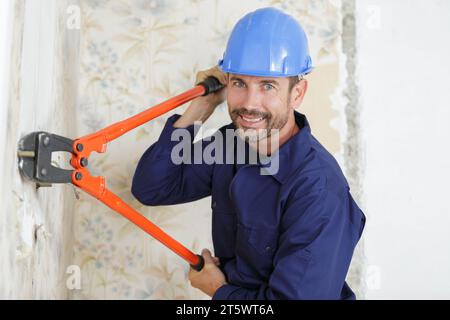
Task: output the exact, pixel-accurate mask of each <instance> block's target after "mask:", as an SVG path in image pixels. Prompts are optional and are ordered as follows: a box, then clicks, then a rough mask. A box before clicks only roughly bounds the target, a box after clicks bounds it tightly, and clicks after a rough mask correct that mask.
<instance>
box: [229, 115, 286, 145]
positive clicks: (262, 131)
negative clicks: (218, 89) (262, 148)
mask: <svg viewBox="0 0 450 320" xmlns="http://www.w3.org/2000/svg"><path fill="white" fill-rule="evenodd" d="M241 116H250V117H256V118H262V119H263V120H262V121H264V123H265V126H264V127H263V128H257V129H255V128H246V127H243V126H241V125H240V124H239V122H238V119H239V118H240V117H241ZM230 118H231V120H232V122H233V124H234V126H235V127H236V129H237V131H238V134H239V136H240V137H241V139H243V140H245V141H249V142H258V141H262V140H264V139H267V138H269V137H270V136H271V135H272V133H273V132H272V130H277V133H279V132H280V130H281V129H282V128H283V127H284V126H285V125H286V123H287V122H288V119H289V109H287V110H286V112H285V113H283V114H280V115H273V114H271V113H269V112H262V111H257V110H247V109H246V108H237V109H235V110H233V111H232V112H230Z"/></svg>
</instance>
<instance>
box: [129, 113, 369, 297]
mask: <svg viewBox="0 0 450 320" xmlns="http://www.w3.org/2000/svg"><path fill="white" fill-rule="evenodd" d="M179 117H180V115H173V116H171V117H170V118H169V119H168V121H167V122H166V125H165V127H164V129H163V131H162V133H161V135H160V137H159V139H158V141H157V142H156V143H154V144H153V145H151V146H150V147H149V148H148V149H147V150H146V151H145V153H144V154H143V156H142V158H141V159H140V161H139V163H138V166H137V168H136V172H135V174H134V178H133V184H132V193H133V195H134V196H135V197H136V198H137V199H138V200H139V201H140V202H142V203H143V204H146V205H151V206H158V205H172V204H179V203H185V202H190V201H194V200H198V199H201V198H204V197H207V196H212V199H211V208H212V238H213V244H214V254H215V256H217V257H219V258H220V262H221V266H220V268H221V270H222V271H223V272H224V274H225V276H226V279H227V282H228V284H226V285H224V286H222V287H221V288H219V289H218V290H217V291H216V293H215V294H214V296H213V299H222V300H223V299H354V298H355V295H354V293H353V292H352V290H351V289H350V287H349V286H348V285H347V283H346V281H345V277H346V275H347V271H348V268H349V265H350V262H351V259H352V255H353V251H354V249H355V246H356V244H357V242H358V240H359V239H360V237H361V234H362V231H363V229H364V224H365V216H364V214H363V212H362V211H361V210H360V208H359V207H358V206H357V204H356V203H355V201H354V200H353V198H352V196H351V194H350V191H349V186H348V183H347V181H346V179H345V177H344V175H343V173H342V171H341V169H340V168H339V166H338V164H337V162H336V160H335V159H334V158H333V156H332V155H331V154H330V153H329V152H327V151H326V150H325V148H324V147H323V146H322V145H321V144H320V143H319V142H318V141H317V140H316V139H315V138H314V137H313V136H312V134H311V130H310V126H309V124H308V121H307V120H306V117H305V116H304V115H302V114H300V113H298V112H295V119H296V123H297V125H298V126H299V128H300V131H299V132H298V133H297V134H295V135H294V136H293V137H291V138H290V139H289V140H288V141H287V142H286V143H285V144H283V145H282V146H281V147H280V149H279V152H278V154H277V155H275V156H278V157H279V158H278V159H277V160H278V161H279V169H278V170H277V172H274V174H266V175H262V174H261V173H260V170H261V167H264V166H266V167H267V164H266V165H263V164H262V163H257V164H254V163H253V164H246V163H243V164H218V163H215V164H214V163H213V164H206V163H201V164H186V163H185V164H174V163H173V162H172V161H171V151H172V148H173V147H174V146H175V145H176V144H178V143H180V142H179V141H171V134H172V132H173V131H174V130H175V128H174V127H173V124H174V123H175V121H176V120H177V119H178V118H179ZM187 129H188V130H189V132H191V137H192V140H193V138H194V130H195V129H194V125H191V126H189V127H188V128H187ZM226 129H235V127H234V125H233V124H229V125H227V126H224V127H222V128H221V129H219V130H220V132H222V133H223V136H225V130H226ZM192 140H190V141H189V143H193V142H192ZM196 143H202V146H203V147H204V146H206V145H207V142H205V141H199V142H196ZM228 148H230V145H229V144H228V145H227V144H226V143H225V144H224V152H227V151H229V150H230V149H228Z"/></svg>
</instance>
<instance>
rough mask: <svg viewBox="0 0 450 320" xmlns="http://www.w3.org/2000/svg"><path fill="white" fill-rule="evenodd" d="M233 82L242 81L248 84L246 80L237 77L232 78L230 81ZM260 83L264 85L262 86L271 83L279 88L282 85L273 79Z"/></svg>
mask: <svg viewBox="0 0 450 320" xmlns="http://www.w3.org/2000/svg"><path fill="white" fill-rule="evenodd" d="M232 80H238V81H241V82H243V83H246V82H245V81H244V80H242V79H241V78H239V77H235V76H232V77H231V78H230V81H232ZM259 83H262V84H267V83H270V84H275V85H277V86H279V85H280V84H279V83H278V81H276V80H271V79H264V80H261V81H259Z"/></svg>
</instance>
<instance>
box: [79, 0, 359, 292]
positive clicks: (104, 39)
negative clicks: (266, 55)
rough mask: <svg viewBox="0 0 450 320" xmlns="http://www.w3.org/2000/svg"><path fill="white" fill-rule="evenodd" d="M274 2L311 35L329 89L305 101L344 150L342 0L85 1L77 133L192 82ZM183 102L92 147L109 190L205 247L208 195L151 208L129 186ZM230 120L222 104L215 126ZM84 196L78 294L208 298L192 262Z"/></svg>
mask: <svg viewBox="0 0 450 320" xmlns="http://www.w3.org/2000/svg"><path fill="white" fill-rule="evenodd" d="M266 6H275V7H278V8H281V9H283V10H285V11H286V12H288V13H290V14H292V15H294V16H295V17H297V18H298V19H299V21H301V23H302V24H303V26H304V27H305V29H306V31H307V33H308V35H309V39H310V46H311V48H310V49H311V53H312V57H313V62H314V65H315V66H316V71H317V75H316V76H315V77H316V79H317V84H316V85H315V86H316V89H314V88H313V89H312V90H316V92H321V94H317V95H316V97H317V99H312V98H311V100H309V101H306V102H305V109H308V108H310V109H314V110H315V112H319V113H320V117H319V116H317V117H315V120H314V121H315V122H316V123H317V124H318V126H319V127H320V128H321V130H320V132H321V134H322V137H319V139H320V140H322V141H323V142H324V144H325V145H326V146H327V147H328V148H329V149H330V150H331V151H332V152H333V153H336V154H337V153H339V152H340V141H339V133H338V131H337V130H336V129H334V128H333V127H332V125H331V122H332V121H336V119H335V118H337V117H338V112H337V111H336V110H335V109H336V108H335V107H333V106H332V101H331V100H330V99H329V98H328V96H329V95H332V94H333V93H334V92H335V90H337V88H338V81H339V75H338V72H339V68H338V64H339V63H340V59H341V58H340V56H339V54H338V53H337V51H338V49H337V48H338V44H339V41H340V40H339V36H340V24H341V20H340V1H337V0H335V1H331V0H329V1H325V0H314V1H313V0H288V1H281V0H279V1H276V0H273V1H269V0H251V1H230V0H226V1H225V0H183V1H181V0H128V1H125V0H81V23H82V26H81V48H80V59H81V69H80V75H79V77H80V81H79V88H78V91H79V97H78V101H79V102H78V107H77V108H78V110H77V115H78V117H77V119H76V121H77V127H78V136H81V135H84V134H87V133H90V132H93V131H96V130H98V129H100V128H103V127H105V126H107V125H108V124H111V123H113V122H116V121H119V120H122V119H124V118H126V117H129V116H131V115H134V114H136V113H138V112H140V111H143V110H145V109H147V108H148V107H150V106H153V105H155V104H157V103H158V102H161V101H163V100H166V99H168V98H170V97H172V96H174V95H176V94H177V93H180V92H182V91H184V90H187V89H189V88H191V87H192V86H193V84H194V79H195V74H196V72H197V71H198V70H202V69H205V68H209V67H211V66H213V65H215V64H216V63H217V61H218V59H219V58H220V57H221V56H222V53H223V50H224V49H225V45H226V41H227V38H228V35H229V33H230V31H231V29H232V27H233V25H234V24H235V23H236V22H237V20H238V19H239V18H240V17H242V16H243V15H244V14H245V13H247V12H250V11H253V10H255V9H256V8H259V7H266ZM322 67H323V69H322V70H323V72H322V73H320V72H319V71H320V70H321V68H322ZM321 79H322V80H324V82H323V83H324V84H323V87H321V82H320V81H321ZM325 79H332V80H327V81H325ZM325 87H326V88H327V89H324V88H325ZM324 90H325V91H324ZM313 96H314V95H313ZM324 97H325V98H324ZM308 105H309V106H308ZM311 105H314V108H312V107H311ZM184 109H185V107H180V108H178V109H177V110H175V111H172V112H170V113H169V114H166V115H164V116H162V117H160V118H157V119H154V120H153V121H151V122H149V123H147V124H146V125H143V126H141V127H140V128H137V129H135V130H133V131H132V132H130V133H128V134H126V135H125V136H122V137H121V138H119V139H118V140H116V141H114V142H113V143H111V144H109V145H108V151H107V153H106V154H100V155H96V154H94V155H92V156H91V161H90V170H91V172H92V173H94V174H96V175H98V174H101V175H104V176H105V177H106V181H107V186H108V188H110V189H111V190H113V191H114V192H115V193H117V194H118V195H119V196H120V197H122V199H124V200H125V201H127V202H128V203H129V204H131V205H132V206H133V207H134V208H135V209H137V210H138V211H139V212H141V213H142V214H144V215H145V216H146V217H148V218H149V219H150V220H151V221H152V222H154V223H155V224H157V225H158V226H160V227H161V228H162V229H163V230H165V231H166V232H168V233H169V234H170V235H172V236H173V237H174V238H176V239H177V240H179V241H180V242H181V243H183V244H184V245H186V246H187V247H188V248H190V249H191V250H193V251H194V252H200V250H201V249H202V248H204V247H206V248H212V242H211V229H210V225H211V210H210V201H209V199H202V200H200V201H196V202H193V203H188V204H184V205H176V206H166V207H145V206H142V205H141V204H140V203H138V202H137V201H136V200H135V199H134V198H133V196H132V195H131V193H130V186H131V179H132V176H133V173H134V169H135V167H136V164H137V161H138V159H139V158H140V156H141V155H142V153H143V152H144V151H145V150H146V148H147V147H148V146H149V145H151V144H152V143H153V142H154V141H155V140H156V139H157V137H158V136H159V133H160V132H161V129H162V127H163V125H164V123H165V120H166V119H167V117H168V116H170V115H171V114H173V113H182V112H183V110H184ZM317 110H318V111H317ZM305 112H306V111H305ZM228 122H229V117H228V112H227V109H226V106H225V105H223V106H221V107H219V108H218V110H217V111H216V112H215V113H214V115H213V116H212V117H211V118H210V119H209V120H208V122H207V123H206V128H207V129H214V128H218V127H220V126H222V125H223V124H225V123H228ZM313 127H314V122H313ZM327 137H330V139H328V138H327ZM335 137H337V138H335ZM333 139H334V140H333ZM330 141H331V142H330ZM327 143H328V144H327ZM77 197H78V201H77V208H76V215H75V227H74V234H75V253H74V263H75V264H78V265H79V266H80V267H81V270H82V288H81V289H80V290H76V291H74V293H73V297H74V298H76V299H209V297H208V296H206V295H204V294H203V293H201V292H200V291H198V290H197V289H194V288H192V287H191V286H190V284H189V282H188V280H187V273H188V264H187V263H186V262H185V261H184V260H182V259H180V258H179V257H178V256H176V255H175V254H174V253H172V252H171V251H169V250H168V249H166V248H164V247H163V246H162V245H161V244H159V243H158V242H157V241H156V240H154V239H152V238H151V237H150V236H149V235H147V234H146V233H144V232H143V231H141V230H140V229H138V228H137V227H136V226H134V225H133V224H131V223H129V222H128V221H127V220H125V219H124V218H122V217H121V216H120V215H119V214H117V213H115V212H113V211H112V210H110V209H109V208H107V207H106V206H104V205H102V204H101V203H99V202H98V201H96V200H95V199H92V198H91V197H89V196H88V195H86V194H84V193H79V194H78V195H77ZM355 289H357V288H355Z"/></svg>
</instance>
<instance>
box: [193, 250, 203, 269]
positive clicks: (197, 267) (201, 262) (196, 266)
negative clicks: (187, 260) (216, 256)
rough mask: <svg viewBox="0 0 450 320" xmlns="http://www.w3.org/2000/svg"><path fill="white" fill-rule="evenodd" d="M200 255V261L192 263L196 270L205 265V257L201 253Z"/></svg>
mask: <svg viewBox="0 0 450 320" xmlns="http://www.w3.org/2000/svg"><path fill="white" fill-rule="evenodd" d="M197 257H198V263H197V264H196V265H193V264H191V267H192V269H194V270H195V271H201V270H202V269H203V267H204V266H205V259H204V258H203V257H202V256H201V255H199V254H198V255H197Z"/></svg>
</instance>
